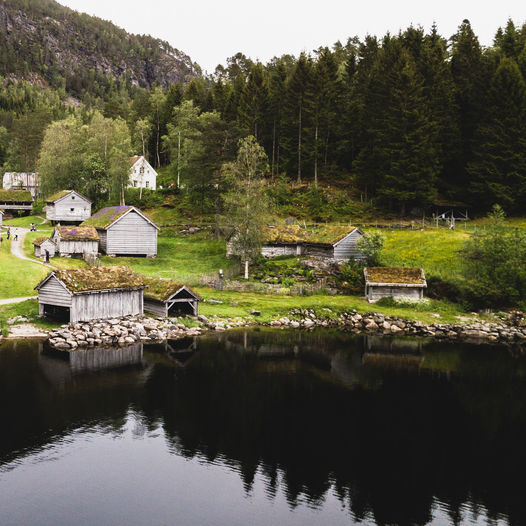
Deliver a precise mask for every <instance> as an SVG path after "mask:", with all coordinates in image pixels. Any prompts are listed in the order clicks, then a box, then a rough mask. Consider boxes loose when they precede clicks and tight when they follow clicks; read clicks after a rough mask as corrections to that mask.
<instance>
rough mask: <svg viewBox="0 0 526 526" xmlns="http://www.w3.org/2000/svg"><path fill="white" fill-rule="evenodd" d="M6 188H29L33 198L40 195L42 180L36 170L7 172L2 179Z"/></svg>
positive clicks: (3, 186)
mask: <svg viewBox="0 0 526 526" xmlns="http://www.w3.org/2000/svg"><path fill="white" fill-rule="evenodd" d="M2 188H3V189H4V190H28V191H29V192H30V193H31V197H32V198H33V200H35V199H37V198H39V197H40V181H39V178H38V174H37V173H36V172H6V173H5V174H4V177H3V179H2Z"/></svg>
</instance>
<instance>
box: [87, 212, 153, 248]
mask: <svg viewBox="0 0 526 526" xmlns="http://www.w3.org/2000/svg"><path fill="white" fill-rule="evenodd" d="M81 226H92V227H94V228H96V229H97V232H98V234H99V237H100V250H101V252H104V253H105V254H108V255H110V256H149V257H154V256H156V255H157V232H158V231H159V230H160V229H159V227H158V226H157V225H156V224H155V223H154V222H153V221H152V220H151V219H150V218H149V217H148V216H146V215H145V214H144V213H143V212H141V211H140V210H138V209H137V208H135V207H134V206H109V207H107V208H103V209H102V210H99V211H98V212H96V213H95V214H93V215H92V216H91V217H90V218H89V219H87V220H86V221H84V222H83V223H82V224H81Z"/></svg>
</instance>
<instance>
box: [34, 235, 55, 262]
mask: <svg viewBox="0 0 526 526" xmlns="http://www.w3.org/2000/svg"><path fill="white" fill-rule="evenodd" d="M33 247H34V250H35V256H36V257H37V258H42V257H44V256H45V254H46V250H47V251H48V252H49V257H51V258H52V257H54V256H55V250H56V248H57V247H56V245H55V243H54V242H53V240H52V239H51V238H49V237H46V236H43V237H39V238H37V239H35V240H34V241H33Z"/></svg>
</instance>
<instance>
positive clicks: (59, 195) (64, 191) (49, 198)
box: [46, 190, 91, 203]
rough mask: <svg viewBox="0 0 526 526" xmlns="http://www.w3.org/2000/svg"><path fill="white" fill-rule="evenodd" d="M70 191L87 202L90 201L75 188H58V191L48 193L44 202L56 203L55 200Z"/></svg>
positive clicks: (62, 197) (58, 199)
mask: <svg viewBox="0 0 526 526" xmlns="http://www.w3.org/2000/svg"><path fill="white" fill-rule="evenodd" d="M72 193H73V194H76V195H78V196H79V197H80V198H82V199H84V200H85V201H87V202H88V203H91V201H90V200H89V199H88V198H87V197H84V196H83V195H82V194H79V193H78V192H77V191H76V190H60V191H59V192H55V193H54V194H53V195H50V196H49V197H48V198H47V199H46V203H56V202H57V201H60V200H61V199H64V197H66V196H68V195H69V194H72Z"/></svg>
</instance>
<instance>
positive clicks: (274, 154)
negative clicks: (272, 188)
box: [270, 119, 276, 180]
mask: <svg viewBox="0 0 526 526" xmlns="http://www.w3.org/2000/svg"><path fill="white" fill-rule="evenodd" d="M275 156H276V119H274V123H273V125H272V163H271V165H270V178H271V179H272V180H274V160H275Z"/></svg>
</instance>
